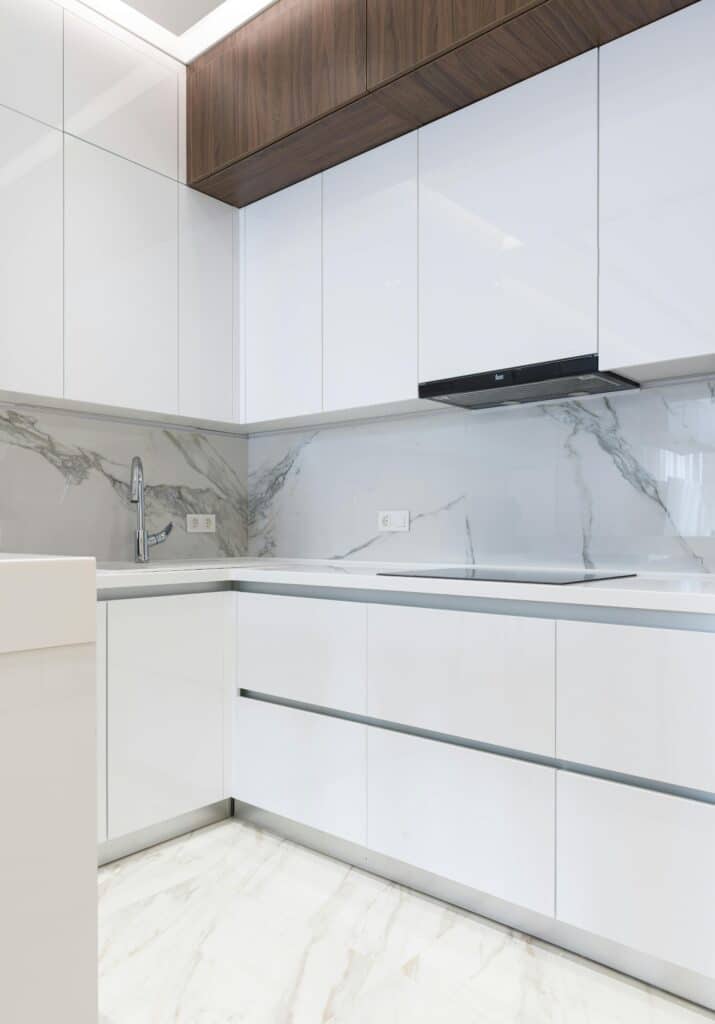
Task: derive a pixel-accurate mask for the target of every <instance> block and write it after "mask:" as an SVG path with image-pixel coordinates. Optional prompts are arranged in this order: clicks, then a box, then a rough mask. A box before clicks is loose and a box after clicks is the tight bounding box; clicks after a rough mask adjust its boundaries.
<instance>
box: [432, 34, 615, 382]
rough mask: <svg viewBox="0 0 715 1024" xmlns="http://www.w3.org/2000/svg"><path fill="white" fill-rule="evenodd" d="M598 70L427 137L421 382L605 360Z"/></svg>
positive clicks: (574, 63)
mask: <svg viewBox="0 0 715 1024" xmlns="http://www.w3.org/2000/svg"><path fill="white" fill-rule="evenodd" d="M597 62H598V58H597V54H596V53H595V52H590V53H587V54H584V55H583V56H581V57H577V58H576V59H575V60H571V61H568V62H567V63H565V64H561V65H560V66H559V67H556V68H553V69H552V70H550V71H545V72H544V73H543V74H540V75H537V76H536V77H534V78H530V79H529V80H528V81H525V82H522V83H520V84H519V85H515V86H513V87H512V88H510V89H505V90H504V91H503V92H500V93H498V94H496V95H495V96H490V97H489V98H487V99H485V100H482V101H481V102H479V103H476V104H474V105H473V106H470V107H467V108H465V109H464V110H461V111H458V112H457V113H455V114H451V115H450V116H448V117H444V118H442V119H441V120H440V121H436V122H435V123H434V124H431V125H429V126H427V127H426V128H422V129H420V133H419V134H420V367H419V376H420V380H421V381H429V380H439V379H442V378H446V377H457V376H461V375H464V374H471V373H478V372H486V371H490V370H497V369H503V368H507V367H511V366H519V365H527V364H530V363H537V362H540V361H542V360H552V359H561V358H567V357H569V356H578V355H586V354H591V353H595V352H596V351H597V334H596V307H597V244H596V231H597V77H598V63H597Z"/></svg>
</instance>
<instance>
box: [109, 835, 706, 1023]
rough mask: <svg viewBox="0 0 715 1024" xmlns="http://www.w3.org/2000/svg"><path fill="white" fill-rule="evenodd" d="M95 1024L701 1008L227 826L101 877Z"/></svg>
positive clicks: (700, 1013) (697, 1015)
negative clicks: (98, 994) (97, 1018)
mask: <svg viewBox="0 0 715 1024" xmlns="http://www.w3.org/2000/svg"><path fill="white" fill-rule="evenodd" d="M99 888H100V1024H164V1022H167V1024H168V1022H169V1021H171V1022H179V1024H229V1022H234V1021H235V1022H238V1021H241V1022H245V1024H402V1022H405V1024H408V1022H409V1024H442V1022H444V1024H704V1022H705V1021H713V1020H715V1017H714V1016H713V1015H711V1014H709V1013H707V1012H706V1011H705V1010H698V1009H697V1008H695V1007H693V1006H690V1005H688V1004H685V1003H681V1002H679V1001H678V1000H675V999H671V998H669V997H668V996H666V995H664V994H663V993H661V992H658V991H655V990H652V989H649V988H647V987H646V986H644V985H641V984H638V983H636V982H633V981H630V980H629V979H627V978H624V977H622V976H620V975H617V974H615V973H613V972H610V971H607V970H604V969H601V968H599V967H597V966H595V965H594V964H591V963H589V962H587V961H584V960H580V959H579V958H578V957H574V956H571V955H568V954H566V953H563V952H561V951H559V950H557V949H554V948H553V947H550V946H546V945H543V944H541V943H538V942H536V941H533V940H530V939H528V938H526V937H525V936H523V935H520V934H518V933H513V932H509V931H508V930H507V929H505V928H501V927H499V926H497V925H495V924H492V923H491V922H489V921H486V920H484V919H482V918H478V917H474V916H472V915H470V914H467V913H463V912H461V911H459V910H456V909H454V908H453V907H449V906H446V905H445V904H442V903H439V902H437V901H435V900H432V899H428V898H427V897H425V896H421V895H419V894H418V893H414V892H411V891H409V890H406V889H403V888H401V887H399V886H397V885H393V884H391V883H388V882H385V881H382V880H381V879H379V878H375V877H373V876H371V875H368V874H365V873H363V872H361V871H358V870H355V869H351V868H349V867H347V866H346V865H344V864H341V863H339V862H338V861H335V860H332V859H330V858H328V857H324V856H321V855H319V854H316V853H312V852H311V851H308V850H305V849H303V848H302V847H300V846H296V845H294V844H292V843H290V842H286V841H283V840H280V839H278V838H276V837H275V836H272V835H270V834H268V833H265V832H261V831H260V830H258V829H255V828H253V827H251V826H248V825H244V824H240V823H239V822H236V821H233V820H229V821H226V822H223V823H221V824H219V825H215V826H212V827H211V828H207V829H204V830H202V831H200V832H195V833H193V834H192V835H190V836H187V837H185V838H183V839H180V840H176V841H174V842H171V843H166V844H165V845H163V846H159V847H156V848H154V849H153V850H150V851H147V852H146V853H142V854H138V855H136V856H134V857H130V858H128V859H126V860H124V861H119V862H117V863H115V864H112V865H109V866H108V867H105V868H102V869H101V870H100V873H99Z"/></svg>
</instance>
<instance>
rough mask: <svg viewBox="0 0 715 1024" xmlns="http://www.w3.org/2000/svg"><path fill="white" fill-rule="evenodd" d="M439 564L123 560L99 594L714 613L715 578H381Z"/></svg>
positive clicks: (103, 577) (103, 576)
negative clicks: (182, 592)
mask: <svg viewBox="0 0 715 1024" xmlns="http://www.w3.org/2000/svg"><path fill="white" fill-rule="evenodd" d="M434 564H435V563H425V564H424V565H419V564H399V565H398V564H390V565H382V564H377V563H372V562H353V561H350V562H346V561H334V562H331V561H315V560H308V559H293V560H291V559H287V560H286V559H274V558H261V559H250V558H235V559H231V558H226V559H216V560H213V561H201V560H198V559H197V560H187V561H179V562H154V563H149V564H148V565H135V564H134V563H131V562H127V563H124V562H121V563H110V564H105V565H100V566H99V568H98V570H97V588H98V590H100V591H102V593H103V594H106V595H107V596H109V595H110V592H111V591H114V590H121V589H126V588H132V589H135V588H142V587H171V586H175V587H186V586H190V585H191V584H197V583H218V582H237V583H241V582H243V583H264V584H269V585H270V584H272V585H276V586H285V585H293V586H306V587H333V588H340V589H346V590H372V591H390V592H392V593H403V594H421V595H439V596H448V597H473V598H481V599H486V600H492V601H494V600H506V601H531V602H539V603H547V604H560V605H565V604H568V605H583V606H590V607H599V608H627V609H639V610H644V611H664V612H681V613H694V614H701V615H715V575H697V574H692V575H679V574H663V575H656V574H652V573H642V574H639V575H638V576H637V577H635V578H630V579H623V580H607V581H604V582H601V583H583V584H569V585H567V586H555V585H553V584H539V583H494V582H479V581H473V580H439V579H416V578H414V577H394V576H379V575H378V573H379V572H381V571H393V572H394V571H399V570H402V569H404V570H407V571H410V570H416V569H429V568H431V567H434ZM451 568H456V567H455V566H452V567H451ZM489 568H505V567H495V566H491V567H489ZM508 568H510V569H512V570H513V569H514V568H515V567H513V566H510V567H508ZM550 568H554V567H550ZM574 571H575V572H579V571H581V570H579V569H576V570H574Z"/></svg>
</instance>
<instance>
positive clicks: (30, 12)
mask: <svg viewBox="0 0 715 1024" xmlns="http://www.w3.org/2000/svg"><path fill="white" fill-rule="evenodd" d="M0 104H3V105H4V106H6V107H12V108H13V109H14V110H19V111H20V112H21V113H23V114H28V115H29V116H30V117H35V118H37V120H38V121H44V122H45V124H49V125H52V127H53V128H61V127H62V8H61V7H60V6H59V5H58V4H55V3H52V2H51V0H0Z"/></svg>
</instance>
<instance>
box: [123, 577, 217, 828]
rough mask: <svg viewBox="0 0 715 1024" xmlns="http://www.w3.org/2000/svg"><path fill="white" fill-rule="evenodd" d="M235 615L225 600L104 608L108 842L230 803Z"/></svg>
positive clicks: (142, 601) (186, 598)
mask: <svg viewBox="0 0 715 1024" xmlns="http://www.w3.org/2000/svg"><path fill="white" fill-rule="evenodd" d="M233 614H234V601H233V595H232V594H228V593H215V594H190V595H182V596H176V597H174V596H172V597H147V598H136V599H135V598H132V599H128V600H120V601H112V602H111V603H110V604H109V607H108V638H107V644H108V647H107V652H108V653H107V674H108V706H109V728H108V750H107V757H108V806H109V828H108V834H109V838H110V839H114V838H115V837H117V836H122V835H126V834H128V833H130V832H137V831H139V830H140V829H142V828H146V827H147V826H149V825H155V824H158V823H159V822H162V821H167V820H168V819H170V818H174V817H177V816H178V815H180V814H184V813H186V812H188V811H192V810H196V809H198V808H200V807H204V806H206V805H207V804H211V803H215V802H217V801H219V800H222V799H224V798H225V797H227V796H229V795H230V794H229V792H228V789H227V786H226V785H225V781H224V780H225V768H226V765H225V757H226V749H225V744H226V735H225V728H224V726H225V716H226V713H227V708H228V706H229V694H230V693H231V690H232V688H233V684H234V656H233V630H232V626H233Z"/></svg>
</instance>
